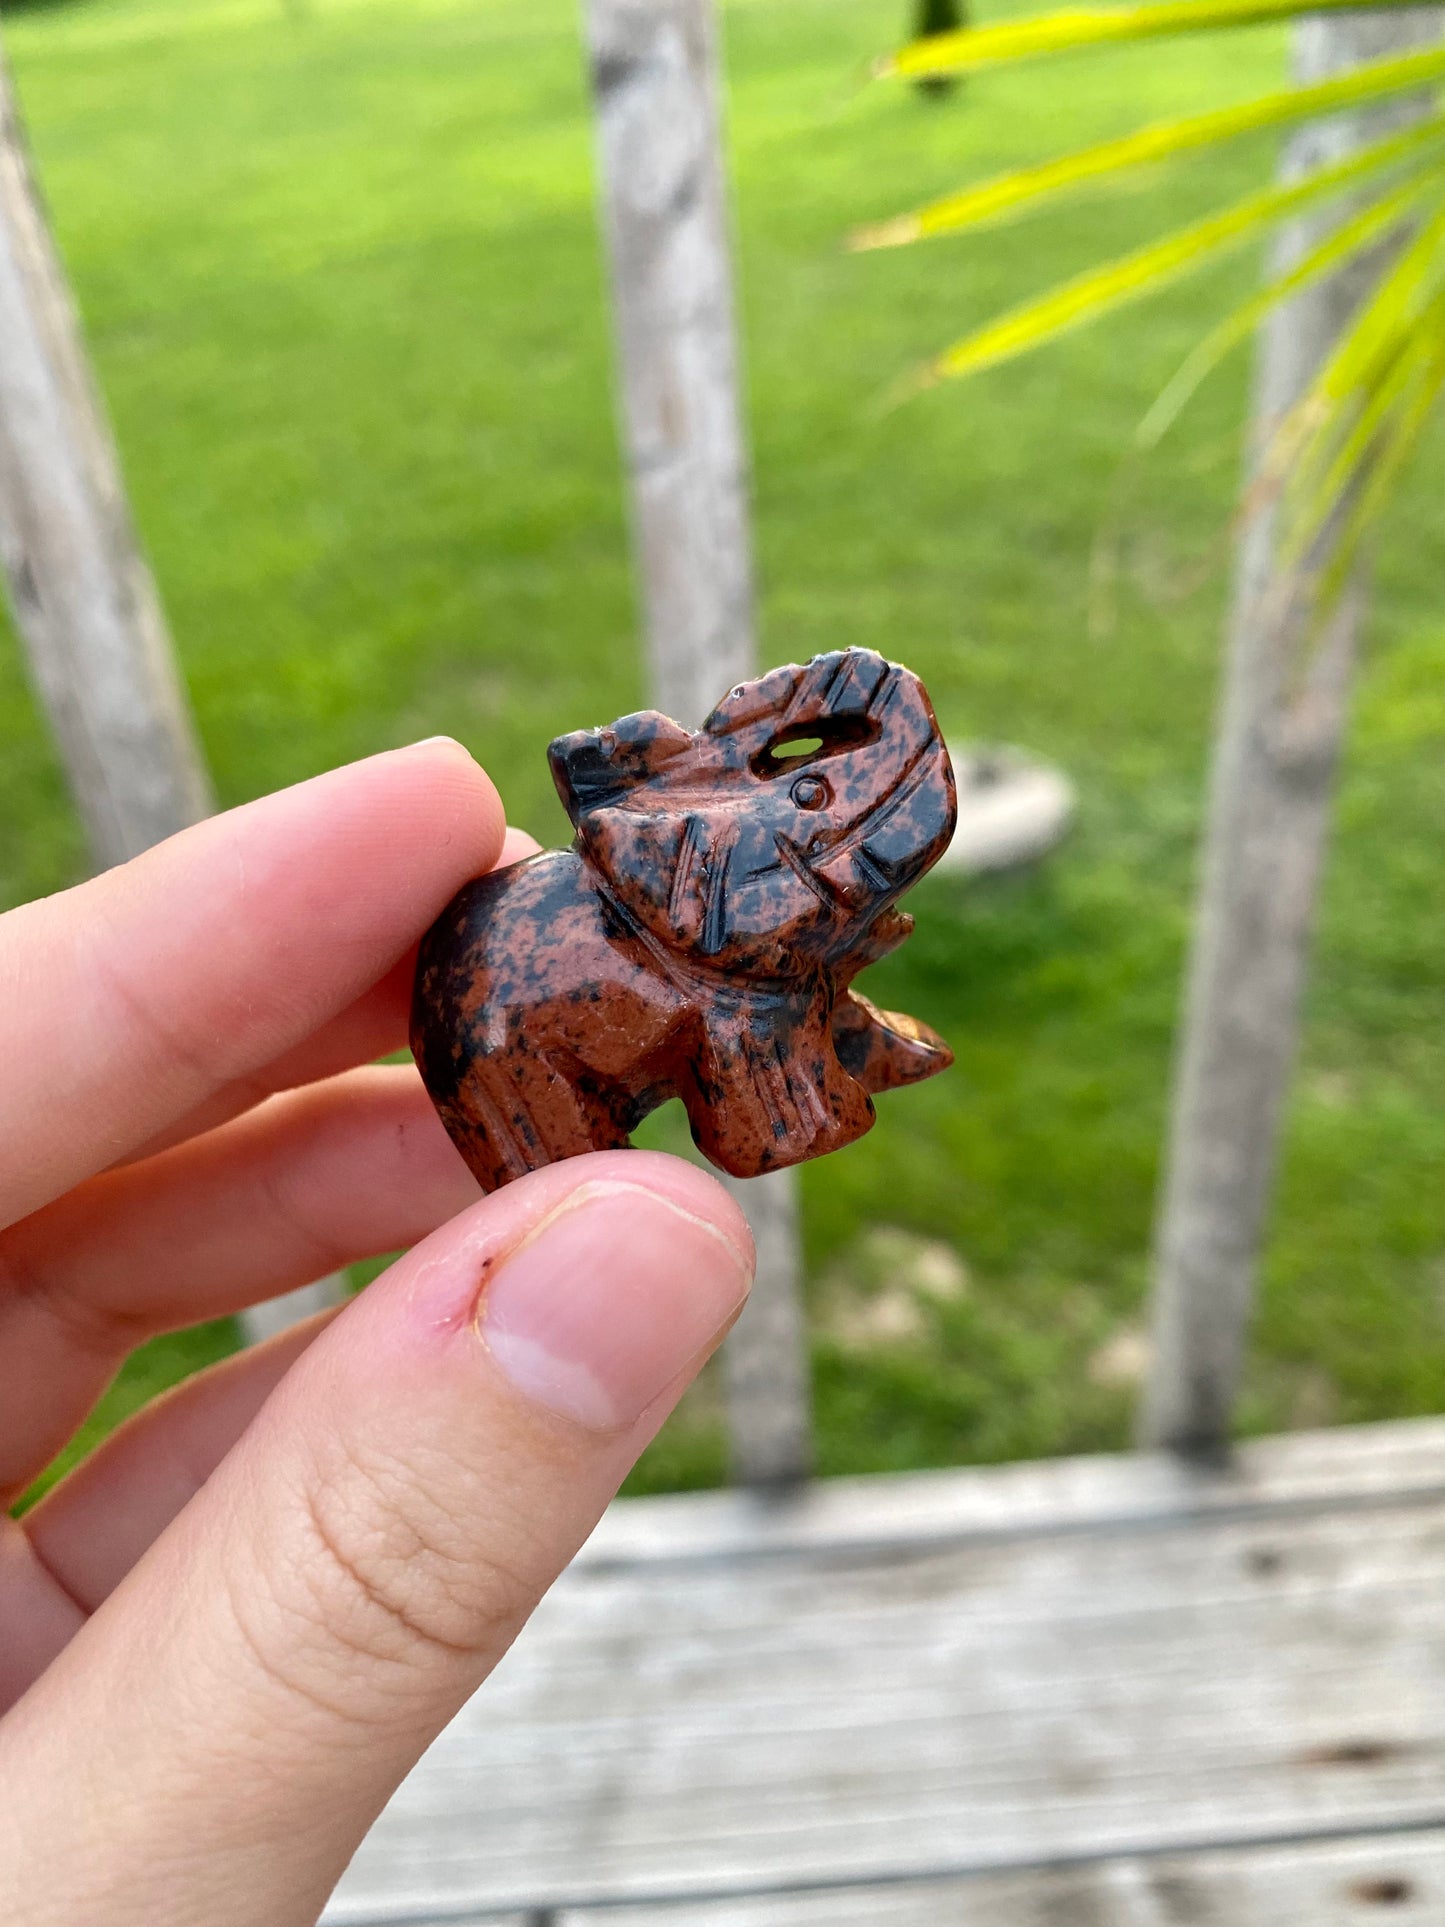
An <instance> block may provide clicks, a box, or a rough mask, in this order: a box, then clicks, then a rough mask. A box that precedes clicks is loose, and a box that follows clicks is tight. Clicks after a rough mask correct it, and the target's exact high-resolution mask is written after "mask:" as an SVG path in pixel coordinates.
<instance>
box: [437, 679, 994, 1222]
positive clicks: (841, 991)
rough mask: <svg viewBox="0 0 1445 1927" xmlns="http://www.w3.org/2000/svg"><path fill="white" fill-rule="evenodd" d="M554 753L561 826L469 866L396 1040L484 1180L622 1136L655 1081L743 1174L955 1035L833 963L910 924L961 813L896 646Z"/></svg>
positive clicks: (893, 942) (837, 1125)
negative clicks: (874, 995) (508, 853)
mask: <svg viewBox="0 0 1445 1927" xmlns="http://www.w3.org/2000/svg"><path fill="white" fill-rule="evenodd" d="M812 739H821V743H820V744H819V745H818V746H815V747H813V748H811V749H807V748H804V747H801V745H802V744H804V743H806V742H807V741H809V740H812ZM790 744H798V745H800V747H798V748H796V749H793V750H791V751H790ZM548 756H549V759H550V761H551V765H552V774H553V777H554V779H555V780H556V784H557V789H558V792H559V794H560V795H561V798H562V801H563V803H564V804H565V805H566V808H567V813H568V815H569V816H570V817H571V819H572V821H573V823H574V824H575V825H576V828H577V839H576V842H575V843H574V844H573V846H572V848H571V849H570V850H550V851H547V852H545V853H543V854H542V855H540V856H534V857H529V858H527V859H526V861H525V862H522V863H514V864H512V865H510V866H509V867H508V868H507V869H505V870H497V871H493V872H492V874H491V875H490V876H484V877H478V878H477V880H476V881H475V882H474V883H470V884H468V885H467V887H466V888H465V889H464V890H463V891H462V892H461V893H460V895H458V896H457V897H455V898H454V899H453V901H452V902H451V904H450V905H449V906H448V907H447V909H446V910H445V911H444V912H443V913H442V915H441V916H440V917H439V918H438V919H437V921H436V923H435V924H434V925H433V926H432V928H431V930H430V931H429V933H428V934H427V937H426V939H425V941H424V942H423V944H422V947H421V957H420V960H419V962H418V966H417V977H416V994H415V1000H414V1004H413V1010H412V1049H413V1051H414V1052H415V1054H416V1060H417V1063H418V1064H419V1065H420V1066H421V1073H422V1076H423V1078H424V1079H425V1080H426V1086H427V1089H428V1090H429V1091H430V1092H431V1095H432V1099H433V1101H434V1102H435V1104H436V1107H437V1109H438V1110H439V1111H440V1113H441V1115H442V1118H443V1120H444V1121H445V1123H446V1127H447V1129H448V1131H450V1133H451V1135H452V1138H453V1139H454V1140H455V1142H456V1144H457V1146H458V1148H459V1150H460V1151H461V1153H462V1155H463V1157H464V1158H465V1159H466V1161H467V1163H468V1164H469V1165H470V1167H471V1169H472V1170H473V1172H474V1173H475V1174H476V1176H477V1178H478V1179H479V1181H480V1182H481V1183H482V1184H483V1185H484V1186H485V1187H486V1188H487V1189H489V1190H490V1189H494V1188H495V1187H496V1186H498V1185H502V1184H506V1183H507V1182H508V1181H509V1180H510V1179H512V1178H516V1177H520V1176H522V1174H523V1173H524V1172H527V1171H531V1170H534V1169H535V1168H536V1167H537V1166H539V1165H542V1164H549V1163H552V1162H554V1161H555V1160H556V1159H558V1158H566V1157H575V1156H576V1155H577V1154H578V1153H579V1152H583V1151H591V1150H600V1149H602V1148H604V1147H606V1146H611V1145H622V1144H625V1143H626V1142H627V1139H628V1134H629V1133H630V1132H631V1131H632V1130H633V1128H634V1127H635V1126H636V1125H637V1123H638V1122H639V1121H640V1120H641V1119H642V1118H643V1117H645V1116H646V1115H647V1113H648V1112H649V1111H651V1110H653V1109H654V1108H655V1107H656V1106H657V1105H658V1104H660V1103H662V1102H663V1101H664V1099H666V1098H669V1097H680V1098H681V1099H682V1101H683V1103H684V1104H685V1106H686V1107H687V1113H688V1117H689V1119H690V1121H691V1124H692V1134H693V1137H694V1138H695V1139H696V1141H697V1143H698V1145H699V1146H700V1148H701V1149H702V1150H703V1151H704V1152H705V1153H706V1154H707V1156H708V1157H709V1158H711V1159H712V1161H713V1163H714V1164H717V1165H720V1166H721V1167H722V1169H723V1170H725V1171H730V1172H732V1173H733V1174H734V1175H735V1176H737V1177H754V1176H756V1175H757V1174H758V1173H760V1172H763V1171H772V1170H776V1169H778V1168H779V1167H780V1166H782V1165H785V1164H798V1163H801V1162H802V1161H803V1160H804V1159H806V1158H814V1157H819V1156H821V1155H822V1154H823V1153H824V1152H825V1151H834V1150H837V1149H838V1148H839V1147H840V1146H841V1145H844V1144H851V1143H852V1142H853V1140H854V1139H855V1138H858V1137H861V1136H862V1135H863V1133H864V1132H865V1131H866V1130H867V1129H868V1128H869V1126H870V1125H871V1123H872V1122H873V1102H872V1097H871V1093H872V1092H875V1091H884V1090H892V1089H894V1088H895V1087H896V1086H898V1085H900V1084H911V1083H915V1082H917V1081H918V1080H919V1079H920V1078H924V1077H931V1076H933V1074H934V1073H935V1072H936V1071H941V1070H944V1069H946V1068H947V1067H948V1065H949V1064H950V1063H951V1062H952V1061H953V1060H952V1054H951V1053H950V1051H949V1049H948V1047H947V1045H946V1044H944V1043H943V1042H942V1040H941V1039H940V1038H938V1037H936V1036H935V1035H934V1033H933V1032H932V1031H931V1030H929V1029H927V1027H926V1026H924V1025H922V1024H918V1023H915V1022H914V1021H913V1019H912V1018H909V1017H903V1016H898V1015H896V1014H894V1013H893V1012H890V1011H880V1010H877V1009H875V1008H874V1006H873V1005H872V1004H870V1003H869V1002H868V1001H867V999H866V998H864V997H860V996H858V995H857V994H856V993H855V992H852V991H850V990H849V989H848V985H849V984H850V982H851V981H852V979H853V977H854V976H855V975H856V974H857V972H858V971H860V970H862V969H863V968H864V967H865V966H866V965H867V964H870V963H873V962H875V961H876V960H877V959H878V958H880V957H882V956H886V955H887V953H888V952H889V951H890V950H892V949H894V948H896V946H897V945H898V944H900V943H901V942H902V941H903V939H904V938H905V937H906V936H907V935H908V933H909V931H910V930H911V929H912V927H913V925H912V919H911V918H909V917H907V916H904V915H903V914H902V913H901V912H900V911H898V910H897V909H895V908H894V905H895V902H896V899H897V898H898V897H899V896H901V895H902V893H903V892H904V891H905V890H906V889H907V888H908V887H909V886H910V885H911V884H913V883H916V882H917V880H918V878H919V877H921V876H922V875H923V873H924V871H925V870H927V869H928V868H929V867H930V865H932V864H933V863H935V862H936V861H937V860H938V858H939V857H940V856H941V855H942V853H943V851H944V849H945V848H946V847H947V844H948V840H949V838H950V837H951V836H952V834H953V826H954V818H955V814H956V809H957V803H956V798H955V794H954V784H953V771H952V769H951V768H950V767H949V762H948V755H947V752H946V751H945V750H944V747H943V743H942V740H941V739H940V737H939V734H938V725H937V723H936V722H935V720H934V715H933V710H932V707H931V706H930V704H929V701H928V696H927V693H926V692H925V690H924V687H923V685H922V683H921V682H919V680H918V678H917V677H916V676H915V675H913V674H912V673H911V671H909V670H907V669H903V668H900V667H899V666H898V665H897V664H895V663H889V662H885V661H884V659H883V657H882V656H879V655H876V654H874V652H873V651H872V650H868V649H846V650H841V651H836V652H834V653H833V654H831V655H826V656H815V657H814V658H813V660H812V661H811V662H810V663H807V664H806V665H805V666H804V667H802V668H798V667H797V666H795V665H794V666H789V667H788V668H784V669H775V670H773V671H772V673H771V674H770V675H766V676H763V677H761V678H760V679H759V680H758V681H757V682H751V683H744V684H742V685H740V686H739V687H738V688H736V689H734V690H733V691H732V693H731V694H730V695H729V696H727V697H726V698H725V699H724V700H723V701H722V702H721V703H719V705H718V707H717V708H716V709H715V710H714V711H713V713H712V715H711V716H709V717H708V719H707V721H706V722H705V723H704V724H703V726H702V728H701V729H700V730H698V731H697V732H696V733H690V732H689V731H687V730H685V729H683V728H682V727H681V725H680V724H678V723H674V722H671V721H669V720H668V718H667V717H665V716H661V715H659V714H658V713H657V712H656V711H655V710H646V711H644V712H642V713H641V714H640V715H636V716H624V717H623V718H622V720H621V721H620V722H617V723H614V724H613V725H612V726H611V728H609V729H590V730H578V731H576V732H575V733H574V734H572V735H570V736H559V737H558V739H557V740H556V742H554V743H553V744H552V746H551V748H550V750H549V751H548Z"/></svg>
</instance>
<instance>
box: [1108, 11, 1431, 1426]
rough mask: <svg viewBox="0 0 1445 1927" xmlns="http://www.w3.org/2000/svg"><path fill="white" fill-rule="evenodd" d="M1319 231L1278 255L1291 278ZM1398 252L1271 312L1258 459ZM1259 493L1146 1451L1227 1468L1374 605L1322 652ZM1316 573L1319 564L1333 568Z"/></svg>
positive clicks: (1189, 1045) (1404, 24) (1319, 147)
mask: <svg viewBox="0 0 1445 1927" xmlns="http://www.w3.org/2000/svg"><path fill="white" fill-rule="evenodd" d="M1440 22H1441V14H1440V12H1439V11H1438V9H1428V10H1427V9H1420V10H1417V11H1414V12H1404V13H1389V14H1384V15H1378V14H1376V15H1370V14H1353V15H1351V14H1342V15H1337V16H1332V17H1330V18H1328V19H1314V20H1308V21H1305V22H1303V23H1302V24H1301V25H1300V27H1299V28H1298V29H1297V30H1296V36H1295V62H1294V64H1295V69H1296V73H1297V76H1298V78H1299V79H1300V80H1302V81H1308V80H1316V79H1320V78H1323V77H1324V76H1325V75H1327V74H1329V73H1331V72H1334V71H1336V70H1338V69H1340V68H1344V67H1351V66H1355V65H1357V64H1359V63H1360V62H1362V61H1365V60H1371V59H1375V58H1378V57H1381V56H1383V55H1385V54H1387V53H1392V52H1398V51H1401V50H1403V49H1404V48H1406V47H1409V46H1413V45H1417V44H1419V43H1421V42H1423V41H1428V40H1432V39H1434V38H1437V37H1438V35H1439V32H1440ZM1425 111H1428V103H1425V104H1421V103H1419V102H1415V101H1407V102H1404V103H1397V104H1394V105H1392V106H1391V107H1389V108H1385V109H1376V110H1372V111H1371V112H1369V113H1367V114H1363V115H1359V116H1355V117H1344V118H1341V119H1336V120H1333V121H1329V122H1323V123H1320V124H1319V125H1316V126H1312V127H1307V128H1305V129H1304V130H1303V131H1302V132H1301V133H1299V134H1298V135H1296V136H1295V138H1294V139H1293V140H1292V141H1291V143H1290V146H1289V149H1288V151H1287V156H1286V161H1285V167H1286V171H1287V172H1289V173H1291V174H1300V173H1304V172H1307V171H1310V170H1311V169H1313V168H1315V167H1318V166H1321V165H1322V164H1324V163H1326V162H1327V161H1329V160H1333V159H1338V158H1340V157H1341V156H1342V155H1344V154H1345V153H1347V152H1348V151H1350V149H1352V148H1353V147H1356V146H1358V145H1360V144H1361V143H1362V142H1363V141H1364V140H1365V139H1367V138H1376V137H1378V135H1379V134H1380V133H1381V132H1382V131H1383V130H1384V129H1385V128H1387V127H1389V126H1390V125H1392V124H1398V123H1399V122H1400V121H1402V120H1404V119H1408V118H1409V117H1411V116H1413V115H1417V114H1420V113H1422V112H1425ZM1319 232H1320V227H1319V225H1318V223H1317V222H1316V221H1310V222H1301V223H1298V224H1296V225H1295V226H1293V227H1292V228H1291V229H1290V231H1289V232H1288V233H1287V234H1285V235H1284V236H1283V237H1282V239H1281V242H1280V253H1281V256H1282V260H1281V262H1280V263H1279V265H1280V266H1281V267H1283V266H1284V265H1285V264H1286V263H1287V262H1290V261H1293V260H1297V259H1299V258H1300V256H1301V255H1302V254H1303V252H1304V251H1305V249H1306V248H1307V247H1308V246H1309V245H1310V242H1311V239H1312V237H1317V236H1318V234H1319ZM1387 258H1388V250H1381V251H1377V252H1376V253H1375V254H1374V255H1373V257H1372V258H1371V259H1370V260H1367V261H1364V262H1360V263H1356V264H1352V265H1351V266H1350V267H1349V268H1347V269H1345V270H1344V271H1342V272H1341V273H1340V274H1338V275H1336V276H1334V277H1333V278H1331V279H1328V280H1326V281H1323V282H1321V283H1318V284H1316V285H1315V286H1314V287H1312V288H1310V289H1308V290H1307V291H1305V292H1304V293H1302V294H1300V295H1298V296H1296V298H1295V299H1294V300H1293V301H1291V302H1289V303H1288V304H1287V305H1285V306H1282V307H1281V308H1279V309H1278V310H1276V312H1275V313H1274V314H1273V316H1272V317H1271V318H1270V320H1269V322H1268V324H1267V325H1266V327H1265V328H1264V330H1263V336H1262V341H1261V346H1260V355H1259V366H1258V370H1257V376H1256V395H1255V410H1254V431H1253V436H1252V451H1251V461H1252V463H1253V464H1255V465H1257V464H1258V462H1259V460H1260V457H1261V454H1262V452H1263V449H1264V447H1265V445H1266V443H1267V441H1268V439H1269V435H1270V433H1271V430H1272V428H1273V427H1274V426H1275V425H1277V424H1278V422H1279V421H1280V419H1281V418H1282V417H1283V415H1284V414H1285V412H1286V411H1287V410H1288V408H1289V407H1290V406H1291V404H1292V403H1293V402H1295V401H1296V400H1297V399H1298V398H1299V396H1300V395H1301V394H1302V393H1303V392H1304V391H1305V389H1306V388H1307V386H1308V384H1309V382H1310V380H1311V379H1312V377H1313V375H1314V373H1315V371H1316V369H1317V368H1318V367H1319V366H1320V364H1321V362H1322V360H1323V359H1324V357H1325V355H1326V354H1327V353H1328V352H1329V349H1330V347H1331V345H1332V344H1333V342H1334V341H1335V339H1336V338H1337V337H1338V335H1339V334H1340V332H1341V330H1342V329H1343V328H1344V327H1345V326H1346V325H1347V324H1348V322H1349V320H1350V318H1351V316H1352V315H1353V314H1354V313H1355V311H1356V309H1357V307H1358V304H1359V302H1360V300H1361V299H1362V297H1363V296H1364V294H1365V293H1366V292H1367V290H1368V288H1369V287H1370V286H1371V284H1372V283H1373V281H1374V280H1375V279H1376V278H1377V276H1378V274H1379V271H1380V265H1381V262H1382V261H1383V260H1385V259H1387ZM1274 521H1275V517H1274V512H1273V507H1272V504H1271V502H1270V501H1269V500H1268V499H1266V498H1265V496H1264V494H1263V492H1262V491H1261V493H1260V498H1259V500H1258V501H1257V502H1256V503H1255V505H1254V507H1253V508H1252V509H1251V510H1250V512H1249V515H1248V520H1247V522H1246V525H1245V528H1244V531H1243V534H1242V538H1241V548H1240V555H1239V566H1238V576H1237V581H1236V591H1235V601H1234V610H1233V616H1232V621H1231V631H1230V638H1229V652H1228V661H1227V665H1226V669H1225V676H1224V689H1223V701H1222V706H1221V713H1220V720H1219V733H1218V738H1217V741H1216V744H1215V751H1214V767H1213V772H1212V776H1211V788H1210V800H1209V812H1208V824H1207V829H1206V834H1205V852H1204V873H1203V881H1202V885H1201V891H1200V900H1199V906H1198V913H1197V919H1196V926H1195V935H1194V947H1193V954H1192V957H1191V961H1190V971H1189V982H1188V988H1187V993H1186V1002H1185V1013H1184V1023H1183V1035H1182V1039H1181V1047H1180V1052H1179V1062H1178V1066H1177V1070H1176V1078H1175V1090H1174V1101H1173V1115H1172V1120H1171V1127H1170V1138H1169V1145H1168V1152H1167V1162H1166V1176H1165V1181H1164V1185H1163V1190H1162V1203H1161V1210H1160V1217H1159V1225H1158V1230H1157V1234H1156V1244H1155V1286H1154V1291H1155V1299H1154V1364H1153V1370H1152V1375H1151V1379H1150V1383H1149V1385H1148V1388H1147V1391H1146V1395H1145V1399H1144V1404H1143V1410H1142V1413H1141V1420H1140V1432H1141V1436H1142V1440H1143V1442H1144V1443H1145V1444H1147V1445H1162V1446H1169V1447H1173V1448H1175V1449H1177V1450H1181V1451H1186V1452H1193V1453H1199V1454H1203V1455H1213V1454H1217V1453H1219V1452H1221V1451H1222V1450H1223V1449H1224V1447H1225V1445H1226V1443H1227V1440H1228V1435H1229V1425H1230V1417H1231V1412H1232V1409H1233V1405H1234V1400H1235V1395H1236V1391H1237V1389H1238V1384H1239V1378H1240V1372H1241V1369H1242V1364H1243V1357H1244V1345H1245V1334H1246V1331H1247V1327H1248V1322H1249V1316H1250V1311H1251V1308H1252V1303H1253V1297H1254V1282H1255V1273H1256V1269H1257V1262H1258V1256H1259V1250H1260V1245H1261V1242H1262V1239H1263V1236H1264V1230H1265V1224H1266V1217H1267V1213H1268V1208H1269V1201H1270V1195H1271V1191H1272V1188H1273V1181H1274V1173H1275V1165H1276V1157H1277V1150H1278V1144H1279V1136H1280V1127H1281V1119H1282V1113H1283V1109H1284V1103H1285V1099H1286V1096H1287V1093H1288V1089H1289V1082H1290V1074H1291V1071H1292V1068H1293V1064H1294V1057H1295V1046H1296V1039H1297V1033H1298V1026H1299V1006H1300V997H1301V992H1302V989H1303V985H1304V981H1305V975H1306V969H1307V965H1308V959H1309V949H1310V939H1311V933H1312V927H1313V922H1314V907H1315V897H1316V894H1317V887H1318V883H1319V877H1320V872H1321V868H1322V864H1323V859H1324V852H1325V848H1326V843H1327V840H1328V833H1329V819H1330V809H1331V802H1332V798H1333V791H1334V781H1335V771H1336V766H1337V762H1338V757H1339V750H1340V745H1341V741H1342V739H1343V735H1344V729H1345V724H1346V720H1347V716H1348V706H1349V692H1350V684H1351V680H1352V675H1353V668H1354V660H1355V650H1356V638H1357V634H1358V630H1359V625H1360V621H1361V617H1362V614H1363V611H1364V608H1365V605H1366V600H1367V595H1366V586H1365V581H1364V577H1363V574H1358V575H1357V578H1356V580H1355V581H1354V582H1353V583H1352V584H1351V585H1350V587H1349V588H1348V589H1347V591H1346V593H1345V594H1344V596H1343V597H1342V599H1341V601H1340V602H1339V604H1338V605H1337V607H1336V609H1335V611H1334V612H1333V614H1332V615H1331V617H1330V619H1329V621H1328V622H1327V624H1326V625H1325V627H1324V630H1323V632H1322V634H1321V635H1320V636H1319V638H1318V639H1317V640H1316V641H1315V642H1314V643H1313V645H1312V646H1311V647H1310V649H1309V652H1308V668H1307V670H1305V672H1304V673H1303V674H1301V673H1300V671H1301V665H1302V663H1303V661H1304V659H1305V656H1306V643H1305V631H1306V627H1307V624H1308V622H1309V619H1310V613H1311V581H1312V579H1313V576H1312V573H1311V572H1307V571H1305V570H1301V571H1299V572H1298V573H1297V574H1296V575H1294V576H1293V577H1289V576H1285V575H1283V574H1282V573H1281V570H1280V568H1279V567H1278V566H1277V565H1276V561H1275V529H1274ZM1319 560H1320V558H1318V557H1316V558H1315V562H1316V564H1318V561H1319Z"/></svg>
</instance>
